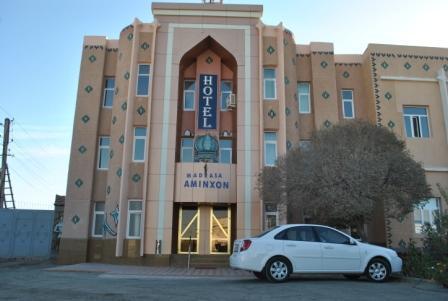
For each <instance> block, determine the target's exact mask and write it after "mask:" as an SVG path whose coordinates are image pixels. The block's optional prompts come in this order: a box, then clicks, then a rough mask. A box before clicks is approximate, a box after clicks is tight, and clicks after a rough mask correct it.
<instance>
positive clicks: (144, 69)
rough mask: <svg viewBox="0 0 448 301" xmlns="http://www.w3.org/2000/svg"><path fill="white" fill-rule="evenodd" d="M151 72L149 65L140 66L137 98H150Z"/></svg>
mask: <svg viewBox="0 0 448 301" xmlns="http://www.w3.org/2000/svg"><path fill="white" fill-rule="evenodd" d="M149 71H150V66H149V65H147V64H140V65H138V76H137V96H148V93H149Z"/></svg>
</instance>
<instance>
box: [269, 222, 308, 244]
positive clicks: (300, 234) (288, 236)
mask: <svg viewBox="0 0 448 301" xmlns="http://www.w3.org/2000/svg"><path fill="white" fill-rule="evenodd" d="M275 239H278V240H295V241H308V242H317V238H316V234H315V233H314V231H313V228H312V227H310V226H300V227H291V228H288V229H286V230H284V231H282V232H280V233H279V234H277V235H276V236H275Z"/></svg>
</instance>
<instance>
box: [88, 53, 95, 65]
mask: <svg viewBox="0 0 448 301" xmlns="http://www.w3.org/2000/svg"><path fill="white" fill-rule="evenodd" d="M89 61H90V62H91V63H93V62H95V61H96V56H95V55H93V54H92V55H91V56H89Z"/></svg>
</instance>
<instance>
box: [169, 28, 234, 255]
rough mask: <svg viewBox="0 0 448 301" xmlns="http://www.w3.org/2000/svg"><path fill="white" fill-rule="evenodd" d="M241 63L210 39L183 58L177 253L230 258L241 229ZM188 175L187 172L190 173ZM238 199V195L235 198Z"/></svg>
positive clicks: (175, 218)
mask: <svg viewBox="0 0 448 301" xmlns="http://www.w3.org/2000/svg"><path fill="white" fill-rule="evenodd" d="M237 89H238V87H237V62H236V59H235V57H234V56H233V55H232V54H231V53H230V52H229V51H227V50H226V49H225V48H224V47H223V46H222V45H220V44H219V43H218V42H217V41H215V40H214V39H213V38H212V37H210V36H208V37H207V38H205V39H204V40H202V41H201V42H200V43H198V44H197V45H196V46H194V47H193V48H192V49H190V50H189V51H187V52H186V53H185V54H184V56H183V57H182V59H181V61H180V65H179V87H178V91H179V93H178V107H177V116H178V117H177V135H176V173H181V172H183V173H184V175H185V174H186V175H185V176H184V178H182V180H178V179H179V177H176V179H177V181H178V182H179V181H180V182H181V183H180V184H181V185H178V183H177V184H176V186H175V189H179V187H181V189H182V190H183V191H188V192H189V191H191V190H194V194H193V195H194V197H193V198H190V197H187V196H186V195H187V193H186V194H185V197H184V195H183V194H179V191H177V192H176V195H177V197H176V201H175V203H174V208H173V209H174V210H173V223H174V225H173V243H172V246H173V250H172V251H173V253H178V254H185V253H188V252H191V253H192V254H200V255H209V254H229V253H230V252H231V244H232V242H233V240H234V233H235V230H234V229H235V226H236V219H235V218H234V217H236V205H235V204H236V199H232V197H231V195H232V194H230V193H223V191H224V192H225V190H226V189H227V190H228V189H229V186H230V184H229V182H230V180H229V179H230V178H232V173H235V169H236V163H237V160H238V158H237V152H236V149H237V125H236V116H237V115H236V114H237V111H236V110H237V108H236V103H235V99H236V98H235V95H236V94H237ZM186 170H187V171H186ZM235 195H236V193H235Z"/></svg>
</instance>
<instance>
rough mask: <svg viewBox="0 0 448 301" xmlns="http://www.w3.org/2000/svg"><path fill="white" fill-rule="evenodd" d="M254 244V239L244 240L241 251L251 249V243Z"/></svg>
mask: <svg viewBox="0 0 448 301" xmlns="http://www.w3.org/2000/svg"><path fill="white" fill-rule="evenodd" d="M251 244H252V241H251V240H250V239H245V240H243V243H242V244H241V248H240V252H243V251H246V250H247V249H249V247H250V245H251Z"/></svg>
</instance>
